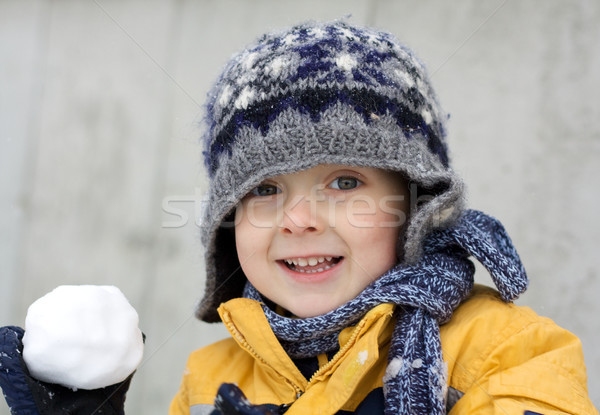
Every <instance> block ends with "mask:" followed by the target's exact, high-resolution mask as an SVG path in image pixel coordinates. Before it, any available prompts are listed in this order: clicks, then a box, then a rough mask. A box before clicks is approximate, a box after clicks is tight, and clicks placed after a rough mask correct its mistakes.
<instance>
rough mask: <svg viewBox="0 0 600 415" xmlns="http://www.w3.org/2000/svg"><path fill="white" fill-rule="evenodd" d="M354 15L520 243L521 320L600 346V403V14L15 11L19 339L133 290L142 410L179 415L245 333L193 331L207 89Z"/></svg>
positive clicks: (595, 365) (5, 203)
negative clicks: (56, 316)
mask: <svg viewBox="0 0 600 415" xmlns="http://www.w3.org/2000/svg"><path fill="white" fill-rule="evenodd" d="M348 14H351V15H352V18H351V19H352V20H353V21H355V22H357V23H361V24H370V25H376V26H379V27H381V28H384V29H387V30H389V31H392V32H394V33H395V34H396V35H397V36H398V37H399V38H401V39H402V40H404V41H405V42H406V43H407V44H408V45H410V46H412V47H413V48H414V49H415V50H416V51H417V52H418V53H419V55H420V56H421V57H422V59H423V60H424V61H425V62H426V63H427V64H428V66H429V68H430V72H431V73H432V74H433V82H434V84H435V86H436V88H437V90H438V94H439V96H440V99H441V101H442V104H443V105H444V107H445V109H446V110H447V111H448V112H450V113H451V114H452V118H451V122H450V125H449V140H450V146H451V149H452V155H453V161H454V166H455V168H456V170H458V171H459V172H460V173H461V174H462V175H463V176H464V178H465V180H466V182H467V184H468V186H469V189H470V205H471V206H472V207H474V208H478V209H481V210H484V211H487V212H489V213H491V214H493V215H495V216H497V217H498V218H500V219H502V221H503V222H504V223H505V225H506V227H507V228H508V230H509V232H510V233H511V235H512V236H513V239H514V242H515V244H516V246H517V247H518V248H519V250H520V253H521V255H522V257H523V259H524V262H525V264H526V266H527V269H528V272H529V275H530V277H531V288H530V293H528V294H527V295H525V296H524V298H523V299H522V300H520V301H519V302H520V303H521V304H526V305H529V306H531V307H533V308H534V309H535V310H536V311H538V312H539V313H541V314H544V315H547V316H549V317H551V318H553V319H554V320H555V321H557V322H558V323H559V324H561V325H562V326H564V327H566V328H568V329H569V330H571V331H573V332H574V333H576V334H577V335H578V336H579V337H580V338H581V340H582V342H583V347H584V350H585V353H586V359H587V366H588V375H589V389H590V391H591V394H592V397H593V400H594V402H595V404H596V405H597V406H598V405H600V393H599V391H600V375H599V373H600V355H599V353H598V349H599V347H600V335H599V334H598V333H600V319H598V317H597V316H598V315H600V302H599V301H598V295H599V294H600V277H599V268H600V255H598V254H597V252H596V251H597V249H598V240H599V239H600V224H599V221H598V214H597V212H598V208H599V202H600V196H599V193H598V185H597V177H599V176H600V163H599V162H598V160H599V158H600V124H599V122H598V120H599V118H600V100H599V99H598V91H600V76H599V75H598V74H599V73H600V48H599V47H598V43H600V24H599V23H600V3H599V2H597V1H596V0H570V1H568V0H538V1H534V0H523V1H479V0H470V1H459V2H446V1H443V0H439V1H437V0H411V1H392V0H389V1H384V0H380V1H375V0H373V1H359V0H354V1H347V0H339V1H326V2H325V1H320V0H307V1H301V2H300V1H268V0H263V1H241V0H240V1H232V0H228V1H217V0H212V1H209V0H206V1H186V0H171V1H158V0H151V1H141V0H128V1H116V0H110V1H109V0H94V1H85V2H84V1H67V0H62V1H58V0H57V1H17V0H2V1H0V195H1V199H0V287H1V289H0V325H3V324H9V323H10V324H21V325H22V324H23V323H24V317H25V313H26V310H27V307H28V305H29V304H30V303H31V302H32V301H34V300H35V299H36V298H38V297H40V296H42V295H43V294H45V293H46V292H48V291H50V290H51V289H52V288H54V287H55V286H57V285H60V284H82V283H94V284H114V285H117V286H119V287H120V288H121V289H122V290H123V292H124V293H125V294H126V295H127V297H128V298H129V299H130V301H131V302H132V303H133V305H134V306H135V307H136V308H137V309H138V311H139V312H140V315H141V326H142V328H143V330H144V331H145V333H146V334H147V335H148V342H147V347H146V355H145V359H144V362H143V364H142V366H141V367H140V369H139V370H138V373H137V374H136V376H135V378H134V382H133V385H132V388H131V390H130V393H129V394H128V399H127V409H128V412H129V413H132V414H133V413H144V414H164V413H166V412H167V407H168V404H169V401H170V399H171V397H172V395H173V394H174V393H175V392H176V390H177V388H178V385H179V380H180V376H181V372H182V370H183V367H184V362H185V359H186V356H187V354H188V353H189V352H190V351H192V350H194V349H196V348H197V347H199V346H202V345H204V344H207V343H209V342H212V341H214V340H215V339H217V338H220V337H222V336H224V335H225V333H224V331H223V329H222V328H221V327H220V326H210V325H207V324H204V323H200V322H197V321H195V320H194V318H193V316H192V311H193V305H194V302H195V300H196V299H197V298H198V297H199V296H200V294H201V292H202V287H203V263H202V255H201V250H202V248H201V246H200V244H199V243H198V240H197V228H196V226H195V225H194V223H193V219H194V214H195V211H194V210H195V204H194V198H195V196H196V194H201V193H202V192H203V191H204V189H205V188H206V185H205V178H204V176H203V172H202V169H201V164H200V162H199V160H200V151H201V149H200V147H199V146H198V144H197V137H198V136H199V135H200V133H199V131H198V128H197V125H196V124H197V121H198V119H199V116H200V106H201V104H202V102H203V100H204V96H205V94H206V91H207V89H208V87H209V85H210V83H211V82H212V81H213V79H214V78H215V77H216V76H217V74H218V72H219V69H220V68H221V67H222V65H223V64H224V62H225V60H226V59H227V58H228V57H229V56H230V55H231V54H232V53H233V52H234V51H237V50H238V49H240V48H241V47H242V46H243V45H245V44H246V43H248V42H249V41H250V40H252V39H254V38H255V37H256V36H257V35H259V34H261V33H262V32H264V31H267V30H270V29H275V28H280V27H283V26H287V25H290V24H293V23H297V22H299V21H301V20H305V19H309V18H315V19H331V18H337V17H342V16H345V15H348ZM166 200H168V201H169V203H170V206H171V207H175V208H177V209H181V210H183V211H185V212H187V214H188V215H189V220H188V221H187V223H185V225H182V226H179V225H180V224H178V223H177V216H175V215H172V214H168V213H167V212H165V211H164V210H163V208H162V206H163V203H164V202H165V201H166ZM479 280H480V281H483V282H490V280H489V277H487V276H486V275H482V276H480V277H479ZM7 413H8V410H7V408H6V405H5V404H4V402H2V403H0V414H7Z"/></svg>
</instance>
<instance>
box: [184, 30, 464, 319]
mask: <svg viewBox="0 0 600 415" xmlns="http://www.w3.org/2000/svg"><path fill="white" fill-rule="evenodd" d="M206 110H207V112H206V122H207V127H208V128H207V132H206V136H205V143H204V144H205V151H204V156H205V163H206V167H207V169H208V174H209V178H210V188H209V194H208V204H207V206H206V210H205V212H204V217H203V222H202V242H203V244H204V245H205V246H206V290H205V293H204V298H203V299H202V300H201V301H200V303H199V305H198V307H197V310H196V316H197V317H198V318H200V319H202V320H205V321H208V322H214V321H219V316H218V314H217V311H216V308H217V307H218V306H219V304H220V303H222V302H224V301H227V300H229V299H232V298H235V297H241V296H242V292H243V288H244V284H245V282H246V277H245V276H244V274H243V272H242V270H241V267H240V264H239V261H238V259H237V254H236V248H235V237H234V233H233V232H232V230H231V228H232V226H233V219H232V217H233V213H234V211H235V207H236V205H237V204H238V203H239V201H240V200H241V199H242V198H243V197H244V196H245V195H246V194H247V193H248V192H249V191H250V190H252V189H253V188H254V187H256V186H257V185H258V184H260V183H261V182H262V181H263V180H264V179H266V178H268V177H273V176H276V175H280V174H288V173H292V172H297V171H300V170H304V169H309V168H311V167H314V166H316V165H318V164H342V165H350V166H362V167H375V168H381V169H386V170H391V171H397V172H401V173H402V174H403V175H404V177H406V178H407V179H408V181H409V182H410V183H411V184H412V185H411V212H410V215H409V216H410V217H409V222H408V225H407V228H406V231H405V232H404V233H403V238H404V240H403V241H400V242H399V245H400V246H402V247H403V258H404V259H403V260H404V261H407V262H415V261H416V260H417V259H418V258H419V256H420V254H421V246H422V241H423V238H424V237H425V235H426V234H427V233H428V232H429V231H430V230H432V229H433V228H436V227H443V226H447V225H449V224H451V223H453V222H454V221H455V220H456V218H457V217H458V216H459V214H460V212H461V210H462V200H463V185H462V181H461V180H460V178H458V177H457V176H456V175H455V173H454V172H453V171H452V170H451V168H450V167H449V159H448V152H447V147H446V142H445V132H444V130H445V128H444V127H445V121H446V119H447V115H446V114H445V113H443V112H442V110H441V109H440V107H439V104H438V101H437V98H436V96H435V93H434V91H433V89H432V87H431V85H430V82H429V79H428V76H427V74H426V71H425V67H424V65H423V64H422V63H421V62H420V61H419V60H418V58H417V57H416V56H415V55H414V54H413V52H412V51H410V50H409V49H408V48H406V47H405V46H403V45H402V44H400V43H399V42H398V41H397V40H396V39H395V38H394V37H393V36H391V35H390V34H388V33H384V32H381V31H377V30H373V29H369V28H362V27H357V26H354V25H351V24H349V23H348V22H345V21H334V22H329V23H313V22H311V23H306V24H302V25H299V26H295V27H293V28H291V29H289V30H287V31H284V32H279V33H273V34H267V35H264V36H263V37H262V38H260V39H259V40H258V42H257V43H255V44H253V45H251V46H249V47H248V48H246V49H245V50H243V51H242V52H241V53H239V54H238V55H236V56H234V57H233V58H232V59H231V60H230V61H229V63H228V65H227V66H226V67H225V70H224V71H223V73H222V74H221V76H220V78H219V79H218V81H217V83H216V84H215V86H214V88H213V89H212V91H211V92H210V93H209V96H208V102H207V108H206Z"/></svg>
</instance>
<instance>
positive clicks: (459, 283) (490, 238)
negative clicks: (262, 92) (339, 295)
mask: <svg viewBox="0 0 600 415" xmlns="http://www.w3.org/2000/svg"><path fill="white" fill-rule="evenodd" d="M469 256H473V257H474V258H476V259H477V260H478V261H479V262H481V263H482V264H483V265H484V266H485V268H486V269H487V270H488V271H489V273H490V275H491V277H492V279H493V281H494V283H495V285H496V287H497V288H498V290H499V292H500V295H501V297H502V299H503V300H504V301H506V302H509V301H512V300H514V299H516V298H517V297H518V296H519V294H521V293H523V292H524V291H525V289H526V288H527V283H528V280H527V276H526V274H525V269H524V268H523V265H522V263H521V260H520V259H519V256H518V254H517V252H516V250H515V248H514V247H513V245H512V242H511V240H510V238H509V236H508V235H507V233H506V231H505V229H504V227H503V226H502V224H501V223H500V222H499V221H497V220H496V219H494V218H492V217H490V216H487V215H486V214H484V213H481V212H478V211H474V210H467V211H465V212H464V213H463V214H462V216H461V218H460V219H459V221H458V222H457V224H456V225H455V226H453V227H451V228H446V229H441V230H436V231H434V232H432V233H431V234H430V235H429V236H428V238H427V239H426V240H425V242H424V246H423V256H422V257H421V260H420V261H419V262H418V263H417V264H415V265H408V264H399V265H397V266H396V267H394V268H392V269H391V270H389V271H388V272H386V273H385V274H383V275H382V276H381V277H379V278H378V279H377V280H376V281H374V282H373V283H372V284H370V285H369V286H368V287H366V288H365V290H364V291H363V292H362V293H361V294H359V295H358V296H357V297H355V298H354V299H352V300H350V301H349V302H347V303H346V304H344V305H342V306H340V307H339V308H337V309H335V310H333V311H330V312H328V313H326V314H324V315H320V316H317V317H311V318H304V319H297V318H288V317H284V316H281V315H279V314H277V313H275V312H274V311H273V310H271V309H270V308H269V307H268V306H266V305H263V309H264V312H265V315H266V317H267V319H268V321H269V323H270V325H271V328H272V330H273V332H274V333H275V335H276V336H277V338H278V339H279V340H280V342H281V344H282V346H283V347H284V349H285V350H286V352H287V353H288V355H289V356H290V357H292V358H302V357H311V356H316V355H318V354H321V353H326V352H328V351H331V350H335V349H336V348H337V347H338V343H337V342H338V335H339V333H340V331H341V330H342V329H344V328H346V327H348V326H352V325H354V324H356V323H357V322H358V321H359V320H360V319H361V318H362V317H363V316H364V315H365V314H366V313H367V312H368V311H369V310H370V309H372V308H373V307H375V306H376V305H378V304H382V303H392V304H396V305H398V306H399V307H398V309H397V310H398V312H397V319H396V326H395V328H394V331H393V334H392V339H391V345H390V349H389V355H388V366H387V369H386V373H385V376H384V378H383V383H384V396H385V413H386V414H398V413H402V414H408V413H410V414H423V415H431V414H444V413H445V412H446V404H445V400H446V382H447V380H446V378H447V369H446V365H445V363H444V362H443V358H442V348H441V342H440V330H439V325H440V324H443V323H445V322H447V321H448V320H450V317H451V316H452V312H453V311H454V309H455V308H456V307H458V305H459V304H460V303H461V301H463V300H464V299H465V298H466V297H467V295H468V294H469V292H470V291H471V289H472V287H473V274H474V272H475V267H474V266H473V264H472V263H471V261H469V259H468V257H469ZM244 296H245V297H248V298H252V299H255V300H257V301H261V302H262V301H263V299H262V297H261V296H260V294H259V293H258V291H256V289H255V288H254V287H253V286H252V285H251V284H250V283H248V284H247V285H246V289H245V292H244Z"/></svg>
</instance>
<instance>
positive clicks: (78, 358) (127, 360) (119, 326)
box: [23, 285, 144, 389]
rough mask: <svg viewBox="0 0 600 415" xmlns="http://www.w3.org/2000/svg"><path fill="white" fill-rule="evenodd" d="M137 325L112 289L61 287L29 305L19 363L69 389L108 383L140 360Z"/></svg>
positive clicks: (122, 376) (120, 295) (38, 376)
mask: <svg viewBox="0 0 600 415" xmlns="http://www.w3.org/2000/svg"><path fill="white" fill-rule="evenodd" d="M138 321H139V319H138V314H137V312H136V311H135V309H134V308H133V307H132V306H131V305H130V304H129V302H128V301H127V299H126V298H125V296H124V295H123V293H122V292H121V291H120V290H119V289H118V288H117V287H113V286H97V285H63V286H60V287H57V288H56V289H54V291H52V292H50V293H48V294H46V295H45V296H43V297H42V298H40V299H38V300H37V301H35V302H34V303H33V304H31V306H30V307H29V310H28V311H27V317H26V318H25V336H24V337H23V359H24V360H25V363H26V364H27V368H28V369H29V372H30V373H31V375H32V376H33V377H34V378H36V379H39V380H41V381H44V382H49V383H57V384H60V385H63V386H66V387H68V388H71V389H97V388H102V387H105V386H109V385H113V384H115V383H119V382H121V381H123V380H125V379H126V378H127V377H128V376H129V375H130V374H131V373H133V371H134V370H135V369H136V368H137V366H138V365H139V364H140V362H141V360H142V354H143V349H144V342H143V339H142V332H141V331H140V329H139V328H138Z"/></svg>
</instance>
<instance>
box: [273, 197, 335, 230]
mask: <svg viewBox="0 0 600 415" xmlns="http://www.w3.org/2000/svg"><path fill="white" fill-rule="evenodd" d="M317 204H318V203H317V201H316V200H315V199H314V198H309V197H306V196H305V195H296V196H294V197H292V198H290V199H289V200H288V201H287V202H286V203H285V204H284V208H283V215H282V216H281V221H280V224H279V228H280V231H281V232H283V233H286V234H304V233H318V232H322V231H323V229H324V224H323V221H322V220H321V218H320V215H319V210H320V209H318V206H317Z"/></svg>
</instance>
